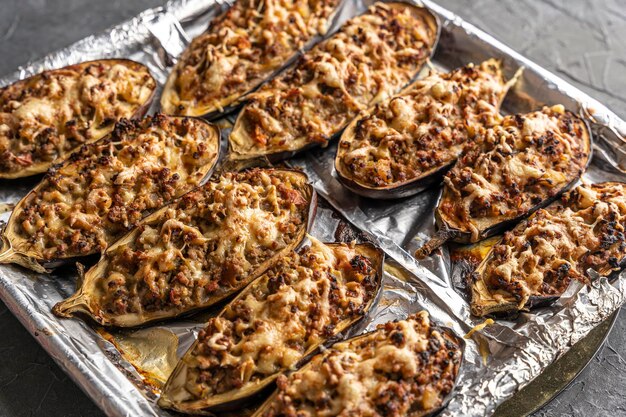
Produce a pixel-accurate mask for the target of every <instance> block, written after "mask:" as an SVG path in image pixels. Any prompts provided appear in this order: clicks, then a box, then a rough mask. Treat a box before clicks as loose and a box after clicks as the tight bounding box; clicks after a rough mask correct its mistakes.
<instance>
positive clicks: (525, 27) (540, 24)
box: [0, 0, 626, 416]
mask: <svg viewBox="0 0 626 417" xmlns="http://www.w3.org/2000/svg"><path fill="white" fill-rule="evenodd" d="M439 2H440V3H441V4H442V5H443V6H445V7H448V8H450V9H451V10H453V11H455V12H456V13H458V14H459V15H461V16H462V17H464V18H465V19H466V20H468V21H470V22H472V23H474V24H475V25H477V26H479V27H480V28H482V29H484V30H486V31H487V32H489V33H491V34H492V35H494V36H495V37H496V38H498V39H500V40H501V41H502V42H504V43H506V44H508V45H509V46H511V47H512V48H514V49H516V50H517V51H519V52H521V53H523V54H524V55H526V56H528V57H529V58H530V59H532V60H534V61H536V62H538V63H539V64H540V65H542V66H544V67H546V68H548V69H550V70H552V71H554V72H556V73H557V74H559V75H560V76H562V77H564V78H565V79H567V80H569V81H571V82H573V83H574V84H575V85H577V86H578V87H580V88H581V89H583V90H585V91H586V92H588V93H589V94H590V95H592V96H593V97H595V98H597V99H599V100H600V101H602V102H604V103H605V104H607V105H608V106H609V107H611V108H612V109H613V110H614V111H615V112H616V113H617V114H618V115H620V116H621V117H624V118H626V76H624V74H626V42H625V41H624V39H626V0H593V1H590V0H569V1H567V0H561V1H558V0H547V1H538V0H526V1H519V0H439ZM162 3H164V1H162V0H108V1H94V0H91V1H90V0H49V1H46V0H0V7H1V8H0V56H2V59H0V74H5V73H9V72H11V71H12V70H14V69H15V68H16V67H17V66H18V65H20V64H23V63H25V62H27V61H28V60H30V59H33V58H36V57H39V56H42V55H45V54H46V53H47V52H50V51H52V50H55V49H58V48H60V47H63V46H66V45H67V44H69V43H72V42H74V41H76V40H78V39H81V38H83V37H85V36H87V35H89V34H91V33H94V32H98V31H100V30H103V29H105V28H106V27H108V26H110V25H112V24H115V23H118V22H120V21H122V20H125V19H128V18H129V17H131V16H133V15H135V14H137V13H138V12H139V11H141V10H143V9H145V8H147V7H153V6H155V5H159V4H162ZM0 334H2V335H3V337H2V338H0V415H1V416H28V415H36V416H39V415H46V416H98V415H101V413H100V412H99V410H98V409H97V408H96V406H95V405H93V403H92V402H91V401H90V400H89V399H88V398H87V397H85V396H84V395H83V394H82V393H81V392H80V390H79V389H78V388H77V387H76V386H75V385H74V384H73V383H72V382H71V381H70V380H69V378H67V377H66V376H65V374H64V373H63V372H62V371H61V370H60V369H59V368H58V367H57V366H56V365H55V364H54V362H53V361H52V359H51V358H49V357H48V355H47V354H46V353H45V352H44V351H43V350H42V349H41V348H40V347H39V345H38V344H37V343H36V342H35V341H34V340H33V338H32V337H31V336H30V335H29V334H28V333H27V332H26V330H24V329H23V327H22V326H21V325H20V323H19V322H18V321H17V320H16V319H15V318H14V317H13V316H12V315H11V313H9V312H8V311H7V309H6V307H5V306H4V305H3V304H1V303H0ZM625 386H626V310H624V309H622V312H621V314H620V317H619V319H618V322H617V324H616V326H615V328H614V330H613V332H612V333H611V335H610V337H609V340H608V343H607V345H606V346H605V347H604V348H603V349H602V351H601V352H600V354H599V355H598V356H597V357H596V358H595V359H594V360H593V361H592V363H591V364H590V366H589V367H588V368H587V369H586V370H585V371H584V372H583V373H582V375H581V376H580V377H579V378H578V379H577V380H576V382H575V383H574V384H573V385H572V386H571V387H570V388H569V389H567V390H566V391H565V392H563V393H562V394H561V395H560V396H559V397H557V399H555V400H554V401H553V402H552V403H551V404H550V405H548V406H547V407H546V408H545V409H543V410H542V411H541V412H539V413H538V415H541V416H544V415H545V416H561V415H562V416H595V415H607V414H609V413H610V414H611V415H613V416H618V415H626V398H625V397H624V387H625Z"/></svg>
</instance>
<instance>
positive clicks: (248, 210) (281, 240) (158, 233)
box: [53, 169, 315, 327]
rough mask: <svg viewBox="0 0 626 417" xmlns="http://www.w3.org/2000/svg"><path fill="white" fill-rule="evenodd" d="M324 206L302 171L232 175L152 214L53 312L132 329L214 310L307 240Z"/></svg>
mask: <svg viewBox="0 0 626 417" xmlns="http://www.w3.org/2000/svg"><path fill="white" fill-rule="evenodd" d="M314 210H315V194H314V192H313V187H312V186H311V185H309V184H308V180H307V177H306V175H305V174H303V173H301V172H298V171H291V170H273V169H267V170H259V169H256V170H251V171H246V172H242V173H238V174H235V173H225V174H223V175H221V176H219V177H217V178H215V179H214V180H212V181H210V182H208V183H207V184H205V185H203V186H202V187H200V188H197V189H195V190H193V191H191V192H189V193H187V194H185V195H184V196H183V197H181V198H180V199H179V200H177V201H175V202H174V203H172V204H170V205H168V206H166V207H164V208H163V209H161V210H159V211H157V212H155V213H153V214H152V215H150V216H148V217H146V218H145V219H144V220H143V221H142V222H140V223H139V225H138V226H137V227H136V228H135V229H134V230H133V231H132V232H130V233H129V234H127V235H126V236H124V237H123V238H121V239H120V240H119V241H117V242H116V243H115V244H114V245H112V246H111V247H110V248H109V249H108V250H107V251H106V253H105V254H104V256H103V257H102V259H101V260H100V262H98V264H97V265H95V266H94V267H93V268H91V269H90V270H89V271H88V272H87V273H86V274H85V276H84V279H83V280H82V283H81V285H80V288H79V289H78V291H77V292H76V294H74V295H73V296H72V297H70V298H68V299H67V300H65V301H63V302H61V303H59V304H57V305H56V306H55V307H54V310H53V311H54V313H55V314H56V315H58V316H61V317H71V316H75V315H78V316H82V317H90V318H92V319H93V320H95V321H96V322H97V323H99V324H101V325H106V326H120V327H129V326H138V325H141V324H145V323H148V322H151V321H155V320H161V319H166V318H171V317H176V316H179V315H181V314H184V313H188V312H191V311H194V310H198V309H201V308H206V307H209V306H211V305H213V304H215V303H217V302H218V301H220V300H222V299H224V298H226V297H228V296H230V295H232V294H234V293H235V292H236V291H238V290H240V289H241V288H243V287H244V286H246V285H247V284H248V283H249V282H251V281H252V280H253V279H255V278H256V277H258V276H259V275H261V274H262V273H263V272H264V271H265V270H266V269H267V268H269V267H270V266H271V265H272V264H273V263H275V262H276V259H277V258H278V257H280V256H281V255H282V254H285V253H287V252H289V251H291V250H292V249H293V248H295V247H296V246H297V245H298V244H300V242H301V241H302V240H303V239H304V236H305V233H306V231H307V229H308V226H309V224H310V222H311V221H312V219H313V215H314Z"/></svg>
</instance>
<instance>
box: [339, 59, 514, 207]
mask: <svg viewBox="0 0 626 417" xmlns="http://www.w3.org/2000/svg"><path fill="white" fill-rule="evenodd" d="M509 87H510V83H507V82H506V81H505V79H504V76H503V75H502V65H501V63H500V61H498V60H495V59H490V60H488V61H485V62H483V63H482V64H480V65H478V66H474V65H473V64H469V65H467V66H465V67H461V68H459V69H456V70H454V71H452V72H449V73H440V72H432V73H431V74H430V75H429V76H428V77H426V78H423V79H420V80H417V81H415V82H414V83H413V84H411V85H410V86H409V87H407V88H406V89H405V90H403V91H402V92H401V93H400V94H398V95H397V96H394V97H393V98H391V99H388V100H385V101H384V102H382V103H379V104H377V105H376V106H375V107H373V108H372V109H371V110H369V111H367V112H366V113H363V114H362V115H361V116H359V117H358V118H356V119H355V120H353V121H352V123H350V125H349V126H348V127H347V128H346V130H345V131H344V132H343V134H342V135H341V139H340V141H339V146H338V148H337V155H336V158H335V168H336V171H337V177H338V178H339V180H340V181H341V182H342V183H343V185H344V186H346V187H347V188H348V189H350V190H352V191H353V192H355V193H357V194H360V195H363V196H365V197H370V198H402V197H408V196H410V195H413V194H416V193H418V192H420V191H423V190H424V189H426V188H427V187H428V186H429V185H431V184H433V183H435V182H438V181H441V178H442V177H443V175H444V174H445V173H446V171H448V170H449V169H450V168H451V167H452V165H453V164H454V162H455V161H456V159H457V158H458V157H459V155H460V154H461V151H462V150H463V148H464V146H466V145H467V144H468V143H470V141H472V140H473V138H474V137H475V136H477V135H480V134H481V133H482V132H483V131H484V129H485V128H487V127H492V126H494V125H496V124H497V123H499V122H500V119H501V116H500V104H501V103H502V101H503V100H504V96H505V95H506V92H507V90H508V89H509Z"/></svg>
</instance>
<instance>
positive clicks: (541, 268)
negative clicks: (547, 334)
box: [468, 182, 626, 316]
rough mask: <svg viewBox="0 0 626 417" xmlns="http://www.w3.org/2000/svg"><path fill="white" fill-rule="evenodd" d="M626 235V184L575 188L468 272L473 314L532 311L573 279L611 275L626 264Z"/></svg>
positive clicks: (518, 228)
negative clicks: (625, 239) (472, 270)
mask: <svg viewBox="0 0 626 417" xmlns="http://www.w3.org/2000/svg"><path fill="white" fill-rule="evenodd" d="M590 225H594V226H593V227H590ZM625 236H626V184H624V183H616V182H609V183H600V184H593V185H581V186H579V187H577V188H575V189H574V190H572V191H570V192H569V193H567V194H565V195H564V196H563V198H562V199H561V200H560V201H557V202H554V203H552V204H551V205H549V206H548V207H546V208H544V209H540V210H538V211H536V212H535V213H534V214H533V215H532V216H531V217H530V218H528V219H526V220H524V221H523V222H521V223H520V224H519V225H517V226H516V227H515V228H514V229H513V230H512V231H510V232H507V233H506V234H505V235H504V237H502V239H501V240H500V241H499V242H498V243H497V244H496V245H494V246H493V247H492V248H491V249H490V250H489V252H488V253H487V255H486V257H485V259H484V260H483V261H482V262H481V263H480V264H479V265H478V267H477V268H476V271H474V272H473V273H471V274H468V278H469V281H470V288H471V290H470V291H471V311H472V314H473V315H475V316H486V315H496V316H503V315H512V314H515V313H518V312H520V311H528V310H531V309H533V308H537V307H541V306H545V305H549V304H550V303H552V302H554V301H555V300H557V299H558V298H559V297H560V296H561V294H563V292H564V291H565V290H566V289H567V287H568V285H569V284H570V283H571V282H572V281H580V282H582V283H583V284H589V283H590V282H591V279H592V278H593V277H595V276H605V277H608V276H611V275H612V274H614V273H615V272H617V271H620V270H621V269H622V268H623V267H624V265H625V263H626V244H624V238H625ZM591 270H593V271H594V272H593V273H592V274H590V271H591Z"/></svg>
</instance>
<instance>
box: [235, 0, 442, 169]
mask: <svg viewBox="0 0 626 417" xmlns="http://www.w3.org/2000/svg"><path fill="white" fill-rule="evenodd" d="M384 3H385V4H387V5H388V6H391V7H407V6H410V7H411V8H412V9H413V12H414V13H415V14H417V15H419V16H422V17H424V20H425V21H426V23H427V24H428V25H429V26H430V27H431V28H433V32H434V34H435V35H434V36H433V40H432V42H431V47H430V55H429V56H428V58H426V59H425V60H424V63H425V62H427V61H428V60H430V59H432V57H433V55H434V53H435V49H436V46H437V44H438V43H439V38H440V36H441V27H442V24H441V20H440V19H439V16H437V15H436V14H435V13H434V12H432V11H431V10H430V9H428V8H427V7H424V6H418V5H415V4H413V3H411V2H408V1H404V0H400V1H398V0H396V1H385V2H384ZM330 36H332V34H330ZM326 39H328V38H326ZM296 65H297V61H296V62H295V63H294V64H292V65H291V66H289V67H287V68H285V69H284V70H283V71H281V73H285V72H288V71H290V70H291V69H293V68H295V66H296ZM421 68H423V65H422V66H420V68H418V69H417V71H416V74H415V77H413V78H412V79H411V80H410V81H409V83H408V84H411V83H412V82H413V81H414V80H415V78H417V76H418V75H419V72H420V70H421ZM242 101H244V103H243V105H244V106H245V99H242ZM242 114H243V112H240V113H239V115H238V116H237V120H235V123H234V124H235V125H236V124H237V122H238V121H239V118H240V116H241V115H242ZM350 123H351V121H348V122H347V123H346V124H345V125H343V126H340V127H339V129H338V130H337V132H335V133H334V134H333V135H332V136H330V137H329V138H328V140H327V141H326V142H325V143H322V144H320V143H308V144H306V145H304V146H302V147H300V148H299V149H295V150H285V151H278V152H273V153H266V154H260V155H258V154H251V155H244V154H239V153H236V152H234V151H233V150H232V146H231V143H230V141H229V152H228V153H229V155H228V156H227V157H228V159H229V160H232V161H238V160H246V159H254V158H259V157H262V158H264V159H265V160H266V161H268V162H269V163H272V164H274V163H276V162H280V161H283V160H285V159H289V158H292V157H294V156H296V155H301V154H303V153H305V152H307V151H309V150H311V149H314V148H319V147H322V148H325V147H327V146H328V144H329V143H331V142H333V141H335V140H337V139H339V137H340V136H341V134H342V132H343V131H344V129H346V128H347V126H348V125H349V124H350Z"/></svg>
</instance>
